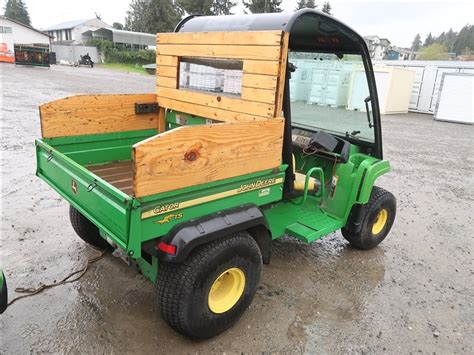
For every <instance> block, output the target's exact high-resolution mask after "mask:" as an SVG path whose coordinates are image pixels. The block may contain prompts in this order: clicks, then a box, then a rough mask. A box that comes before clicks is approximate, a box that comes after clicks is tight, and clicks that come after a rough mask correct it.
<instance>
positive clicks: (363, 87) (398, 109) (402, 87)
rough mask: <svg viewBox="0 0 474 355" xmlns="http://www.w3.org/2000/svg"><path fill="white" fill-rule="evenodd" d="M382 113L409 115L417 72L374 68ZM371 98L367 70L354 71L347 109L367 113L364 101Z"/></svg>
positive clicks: (383, 67) (392, 68)
mask: <svg viewBox="0 0 474 355" xmlns="http://www.w3.org/2000/svg"><path fill="white" fill-rule="evenodd" d="M374 74H375V81H376V85H377V94H378V97H379V106H380V113H381V114H383V115H388V114H395V113H407V112H408V107H409V105H410V97H411V94H412V88H413V82H414V80H415V75H416V73H415V71H413V70H410V69H404V68H398V67H386V66H374ZM367 96H369V89H368V86H367V79H366V74H365V70H364V68H363V67H362V66H360V67H359V68H357V69H356V70H354V73H353V75H352V80H351V85H350V89H349V98H348V104H347V107H348V108H349V109H352V110H360V111H365V104H364V99H365V98H366V97H367Z"/></svg>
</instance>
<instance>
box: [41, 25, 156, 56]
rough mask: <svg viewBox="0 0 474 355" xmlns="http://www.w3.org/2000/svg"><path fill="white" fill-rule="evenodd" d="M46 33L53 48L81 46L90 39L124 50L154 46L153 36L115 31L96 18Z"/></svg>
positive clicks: (51, 29)
mask: <svg viewBox="0 0 474 355" xmlns="http://www.w3.org/2000/svg"><path fill="white" fill-rule="evenodd" d="M46 31H48V33H49V34H50V35H51V36H53V37H54V42H53V44H54V45H55V46H57V45H81V44H84V43H86V42H87V41H89V40H91V39H105V40H108V41H111V42H113V43H114V45H115V47H116V48H120V49H124V50H140V49H146V48H149V47H154V46H155V45H156V36H155V35H154V34H150V33H142V32H133V31H124V30H117V29H115V28H113V27H112V26H110V25H108V24H106V23H105V22H104V21H102V20H99V19H97V18H93V19H90V20H76V21H68V22H63V23H60V24H58V25H54V26H51V27H49V28H47V29H46Z"/></svg>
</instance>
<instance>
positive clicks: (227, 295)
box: [208, 267, 245, 313]
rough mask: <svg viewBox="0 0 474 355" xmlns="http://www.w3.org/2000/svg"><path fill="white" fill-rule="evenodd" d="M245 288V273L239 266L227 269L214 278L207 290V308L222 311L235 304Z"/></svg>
mask: <svg viewBox="0 0 474 355" xmlns="http://www.w3.org/2000/svg"><path fill="white" fill-rule="evenodd" d="M244 289H245V274H244V272H243V271H242V270H240V269H239V268H236V267H233V268H230V269H227V270H226V271H224V272H223V273H222V274H220V275H219V277H218V278H217V279H215V281H214V283H213V284H212V286H211V290H210V291H209V298H208V304H209V309H210V310H211V311H212V312H214V313H224V312H227V311H228V310H229V309H231V308H232V307H234V306H235V304H236V303H237V302H238V301H239V299H240V297H241V296H242V294H243V293H244Z"/></svg>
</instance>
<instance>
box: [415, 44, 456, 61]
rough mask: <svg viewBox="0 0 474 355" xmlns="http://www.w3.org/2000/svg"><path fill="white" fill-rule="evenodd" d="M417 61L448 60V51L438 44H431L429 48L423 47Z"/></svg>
mask: <svg viewBox="0 0 474 355" xmlns="http://www.w3.org/2000/svg"><path fill="white" fill-rule="evenodd" d="M416 59H418V60H448V59H449V55H448V49H447V48H446V47H445V46H444V45H443V44H439V43H433V44H432V45H430V46H427V47H423V48H422V49H421V51H420V55H419V56H418V57H417V58H416Z"/></svg>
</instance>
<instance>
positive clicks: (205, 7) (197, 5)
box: [178, 0, 214, 15]
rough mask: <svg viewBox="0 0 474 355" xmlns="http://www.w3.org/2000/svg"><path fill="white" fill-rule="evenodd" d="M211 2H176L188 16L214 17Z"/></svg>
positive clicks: (187, 0)
mask: <svg viewBox="0 0 474 355" xmlns="http://www.w3.org/2000/svg"><path fill="white" fill-rule="evenodd" d="M213 3H214V1H213V0H178V5H179V6H181V8H182V9H183V10H184V11H186V13H188V14H190V15H194V14H198V15H214V13H213V11H212V5H213Z"/></svg>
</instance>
